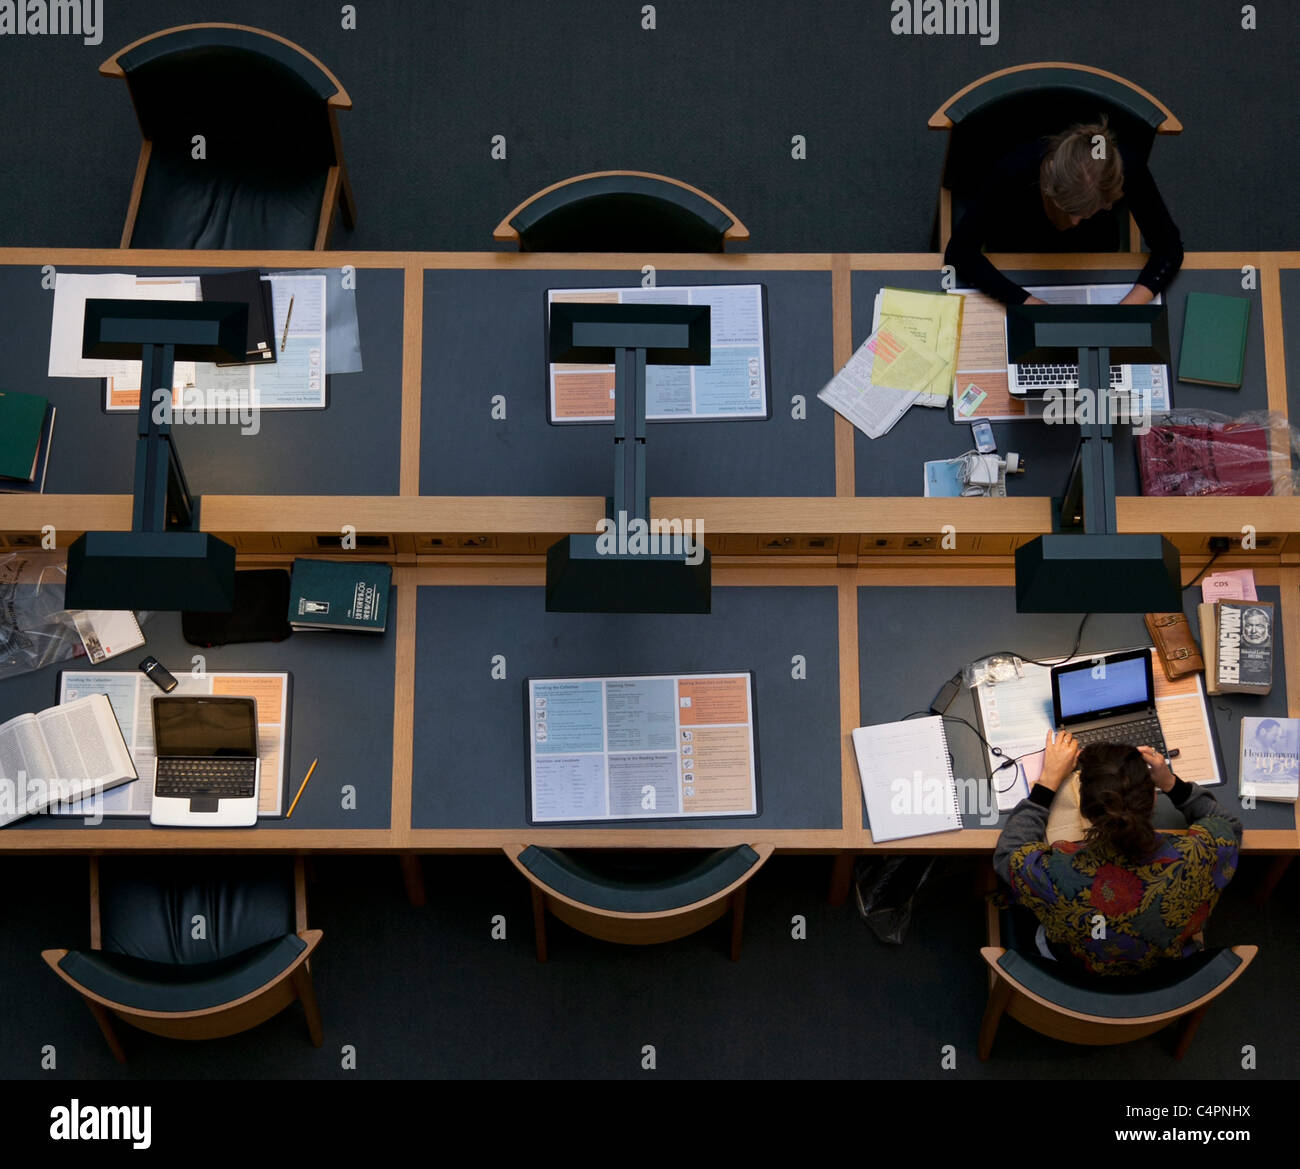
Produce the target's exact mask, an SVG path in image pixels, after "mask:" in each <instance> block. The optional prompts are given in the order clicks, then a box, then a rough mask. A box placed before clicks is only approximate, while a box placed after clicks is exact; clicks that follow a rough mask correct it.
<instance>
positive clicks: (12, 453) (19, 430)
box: [0, 390, 54, 491]
mask: <svg viewBox="0 0 1300 1169" xmlns="http://www.w3.org/2000/svg"><path fill="white" fill-rule="evenodd" d="M53 429H54V407H53V406H52V405H50V402H49V399H47V398H43V397H41V395H39V394H20V393H15V392H14V391H12V390H0V491H40V490H42V488H43V487H44V486H45V468H46V466H47V465H48V462H49V453H50V434H51V432H52V431H53Z"/></svg>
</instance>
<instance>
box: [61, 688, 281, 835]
mask: <svg viewBox="0 0 1300 1169" xmlns="http://www.w3.org/2000/svg"><path fill="white" fill-rule="evenodd" d="M177 682H178V685H177V687H176V689H175V690H173V691H172V692H171V696H172V697H177V698H179V697H181V696H184V695H188V694H194V695H207V694H216V695H227V696H230V697H241V698H253V699H256V700H257V757H258V758H259V759H261V761H262V778H261V786H260V788H259V789H258V800H257V814H258V815H259V816H278V815H280V812H281V806H282V800H283V792H284V766H285V761H286V760H285V756H286V752H285V744H286V736H287V732H288V728H289V675H288V674H268V673H252V672H250V673H246V674H204V675H203V676H202V677H201V678H196V677H194V676H193V675H192V674H180V675H178V677H177ZM87 694H105V695H107V696H108V701H109V702H110V703H111V704H112V707H113V714H114V715H115V716H116V717H117V725H118V726H119V727H121V728H122V738H123V739H124V740H126V749H127V750H128V751H129V752H130V753H131V760H132V762H133V763H134V764H135V773H136V775H138V776H139V778H138V779H136V780H135V781H134V782H132V783H124V784H122V785H121V786H120V787H115V788H113V789H112V790H111V791H106V792H104V794H103V796H102V797H101V798H102V800H103V804H102V807H101V811H102V812H103V814H104V815H105V816H148V815H149V809H150V807H151V806H152V805H153V772H154V758H155V755H154V742H153V698H154V696H155V695H161V694H162V691H161V690H159V689H158V687H157V686H155V685H154V684H153V683H152V682H150V681H149V679H148V678H146V677H145V676H144V675H143V674H141V673H140V672H139V671H138V670H131V671H125V670H123V671H116V670H95V671H93V672H92V671H84V672H83V671H76V670H66V671H64V673H63V675H62V677H61V679H60V685H59V702H60V703H64V702H73V701H75V700H76V699H78V698H84V697H86V695H87ZM51 810H54V809H51ZM58 811H60V812H65V811H66V813H67V814H68V815H72V816H83V815H86V814H87V813H88V812H89V811H91V808H90V806H89V804H87V802H86V801H82V802H81V803H79V804H72V805H69V806H68V807H67V808H66V809H64V808H62V807H60V808H58Z"/></svg>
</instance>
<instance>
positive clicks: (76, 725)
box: [0, 694, 136, 827]
mask: <svg viewBox="0 0 1300 1169" xmlns="http://www.w3.org/2000/svg"><path fill="white" fill-rule="evenodd" d="M135 778H136V773H135V766H134V764H132V762H131V756H130V755H129V754H128V753H127V749H126V743H125V742H123V740H122V732H121V730H120V729H119V728H118V725H117V719H116V718H114V717H113V707H112V706H111V705H110V704H109V701H108V699H107V698H106V697H105V696H104V695H102V694H91V695H89V696H88V697H86V698H82V699H80V700H79V701H77V702H69V703H66V704H65V705H63V706H52V707H50V709H49V710H43V711H41V712H40V714H20V715H19V716H18V717H17V718H11V719H10V720H9V721H8V722H7V723H4V724H3V725H0V827H3V826H4V825H6V824H11V823H13V821H15V820H20V819H22V817H24V816H30V815H31V814H32V813H33V812H41V811H44V810H45V809H46V808H48V807H49V806H50V805H51V804H64V803H72V802H74V801H76V800H80V799H83V798H85V797H87V796H93V795H95V794H96V793H97V792H102V791H106V790H107V789H108V788H110V787H116V786H117V785H118V784H121V783H126V782H127V781H128V780H132V779H135Z"/></svg>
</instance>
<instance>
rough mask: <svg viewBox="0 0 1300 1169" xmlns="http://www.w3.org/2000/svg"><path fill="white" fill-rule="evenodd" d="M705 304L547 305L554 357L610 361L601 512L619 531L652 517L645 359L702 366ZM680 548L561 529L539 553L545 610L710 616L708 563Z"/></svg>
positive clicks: (705, 360) (706, 352)
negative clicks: (610, 473)
mask: <svg viewBox="0 0 1300 1169" xmlns="http://www.w3.org/2000/svg"><path fill="white" fill-rule="evenodd" d="M709 323H710V315H709V306H708V305H676V304H553V305H551V324H550V335H549V357H550V360H551V361H552V362H556V361H569V362H600V363H605V362H611V361H612V362H613V363H614V495H613V498H612V499H611V500H609V501H608V504H607V508H606V515H607V518H608V519H609V521H610V522H611V523H612V524H614V525H615V530H616V531H620V532H622V531H625V530H629V529H631V528H632V525H634V524H636V522H637V521H640V522H641V523H643V524H645V525H647V528H646V530H648V525H649V520H650V497H649V494H648V493H647V491H646V475H645V459H646V449H645V447H646V422H645V415H646V400H645V371H646V366H647V365H708V364H709V360H710V332H709ZM700 552H701V554H702V556H701V559H700V562H699V563H698V564H691V563H689V562H688V561H687V559H686V555H685V549H684V548H682V549H681V550H680V551H678V552H673V551H664V550H662V549H661V550H660V551H658V552H624V553H615V552H609V551H603V550H602V549H601V547H600V545H599V544H598V543H597V536H596V535H595V534H591V535H588V534H585V533H583V534H580V535H573V536H566V537H565V538H564V539H563V540H560V541H559V542H557V543H555V544H552V545H551V547H550V548H549V549H548V550H547V553H546V611H547V612H548V613H708V612H709V611H710V603H711V592H710V589H711V582H712V563H711V561H710V558H709V553H708V550H707V549H704V548H701V549H700Z"/></svg>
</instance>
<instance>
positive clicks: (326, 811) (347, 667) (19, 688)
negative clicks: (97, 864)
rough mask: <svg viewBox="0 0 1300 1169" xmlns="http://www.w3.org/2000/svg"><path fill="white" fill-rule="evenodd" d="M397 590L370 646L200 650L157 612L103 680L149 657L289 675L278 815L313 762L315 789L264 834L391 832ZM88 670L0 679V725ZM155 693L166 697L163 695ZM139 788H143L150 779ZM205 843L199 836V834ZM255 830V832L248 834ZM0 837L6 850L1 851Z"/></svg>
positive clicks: (107, 666)
mask: <svg viewBox="0 0 1300 1169" xmlns="http://www.w3.org/2000/svg"><path fill="white" fill-rule="evenodd" d="M396 602H397V597H396V590H394V591H393V592H392V593H391V594H390V597H389V614H390V616H389V621H390V626H389V630H388V632H387V633H386V634H383V635H381V636H379V637H372V636H369V635H361V634H343V633H338V634H335V633H298V634H294V635H293V636H291V637H289V638H288V639H287V640H285V641H282V642H257V643H250V644H247V645H231V646H224V647H221V648H211V649H199V648H197V647H195V646H192V645H190V644H189V643H188V642H186V641H185V639H184V638H183V637H182V636H181V622H180V614H179V613H158V614H155V615H154V616H153V617H152V618H150V619H149V620H148V621H147V622H146V623H145V625H144V626H143V632H144V635H145V638H146V644H145V645H144V646H142V647H141V648H140V649H137V650H133V651H131V652H130V653H126V654H123V655H122V656H121V657H117V658H113V659H112V660H111V661H107V662H105V663H104V664H103V665H101V666H98V667H93V669H95V670H97V671H116V670H134V669H135V667H136V665H137V664H138V663H139V662H140V661H141V660H142V659H143V658H144V657H145V655H146V654H153V655H154V656H155V657H156V658H157V659H158V660H159V661H160V662H162V663H163V665H164V666H166V667H167V668H168V669H169V670H171V672H172V673H173V674H176V675H178V676H179V675H181V674H182V673H184V672H185V671H187V670H190V669H192V668H193V665H194V663H193V655H195V654H203V655H204V658H205V659H206V661H205V664H204V665H205V668H206V669H207V670H210V671H218V670H227V671H230V670H287V671H289V672H290V673H291V674H292V675H293V690H292V696H291V703H292V706H291V710H290V718H291V722H292V725H291V728H290V738H289V760H288V764H287V766H286V768H285V786H286V792H285V795H284V797H283V800H284V802H283V804H282V807H283V808H284V810H285V811H288V810H289V802H290V801H291V800H292V799H293V797H294V794H295V793H296V792H297V790H298V786H299V784H301V783H302V779H303V776H304V775H306V774H307V768H308V767H310V766H311V761H312V760H313V759H315V758H317V757H319V758H320V763H319V764H318V765H317V767H316V771H315V774H314V775H313V776H312V779H311V783H309V784H308V785H307V790H306V791H305V792H303V794H302V799H301V800H299V801H298V807H297V808H296V809H294V813H293V818H292V819H291V820H286V819H285V818H284V817H283V816H280V817H263V818H262V819H261V820H260V824H261V825H262V826H265V827H268V828H294V829H307V828H316V829H324V828H328V829H336V828H387V827H389V819H390V810H391V801H392V787H393V782H392V775H393V686H394V677H395V662H396V657H395V654H396V648H395V647H396V642H397V638H396V634H395V633H394V631H393V628H392V622H394V621H395V606H396ZM88 668H91V667H89V666H88V663H87V659H86V658H75V659H73V660H71V661H67V662H60V663H56V664H55V665H52V666H47V667H46V668H45V669H43V670H37V671H35V672H33V673H29V674H20V675H18V676H17V677H14V678H6V679H4V680H0V722H6V721H8V720H9V719H11V718H13V717H15V716H16V715H19V714H24V713H27V712H30V711H37V710H44V709H45V708H46V707H48V706H53V705H54V703H55V701H56V700H57V698H58V675H59V671H60V670H83V669H88ZM158 693H159V694H161V693H162V691H158ZM134 782H136V783H147V782H149V780H148V778H143V777H142V778H141V779H137V780H135V781H134ZM344 784H352V785H354V786H355V787H356V808H355V810H352V811H348V810H344V808H343V807H342V802H343V798H342V788H343V785H344ZM84 827H85V825H83V824H82V822H81V820H80V819H79V818H78V817H75V816H28V817H27V818H26V819H25V820H20V821H18V822H17V823H15V824H12V825H10V826H9V827H8V828H5V829H3V831H4V832H22V831H40V830H41V829H46V828H56V829H61V830H62V829H70V828H84ZM101 827H103V828H117V829H130V828H134V829H139V830H142V831H150V830H151V829H152V825H150V824H149V821H148V820H147V819H145V818H142V817H135V816H108V817H105V818H104V822H103V824H102V825H101ZM195 831H196V832H198V833H199V834H200V835H199V836H196V841H198V840H200V839H201V834H202V829H196V830H195ZM250 831H254V830H250ZM3 843H4V841H3V836H0V847H2V846H3Z"/></svg>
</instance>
